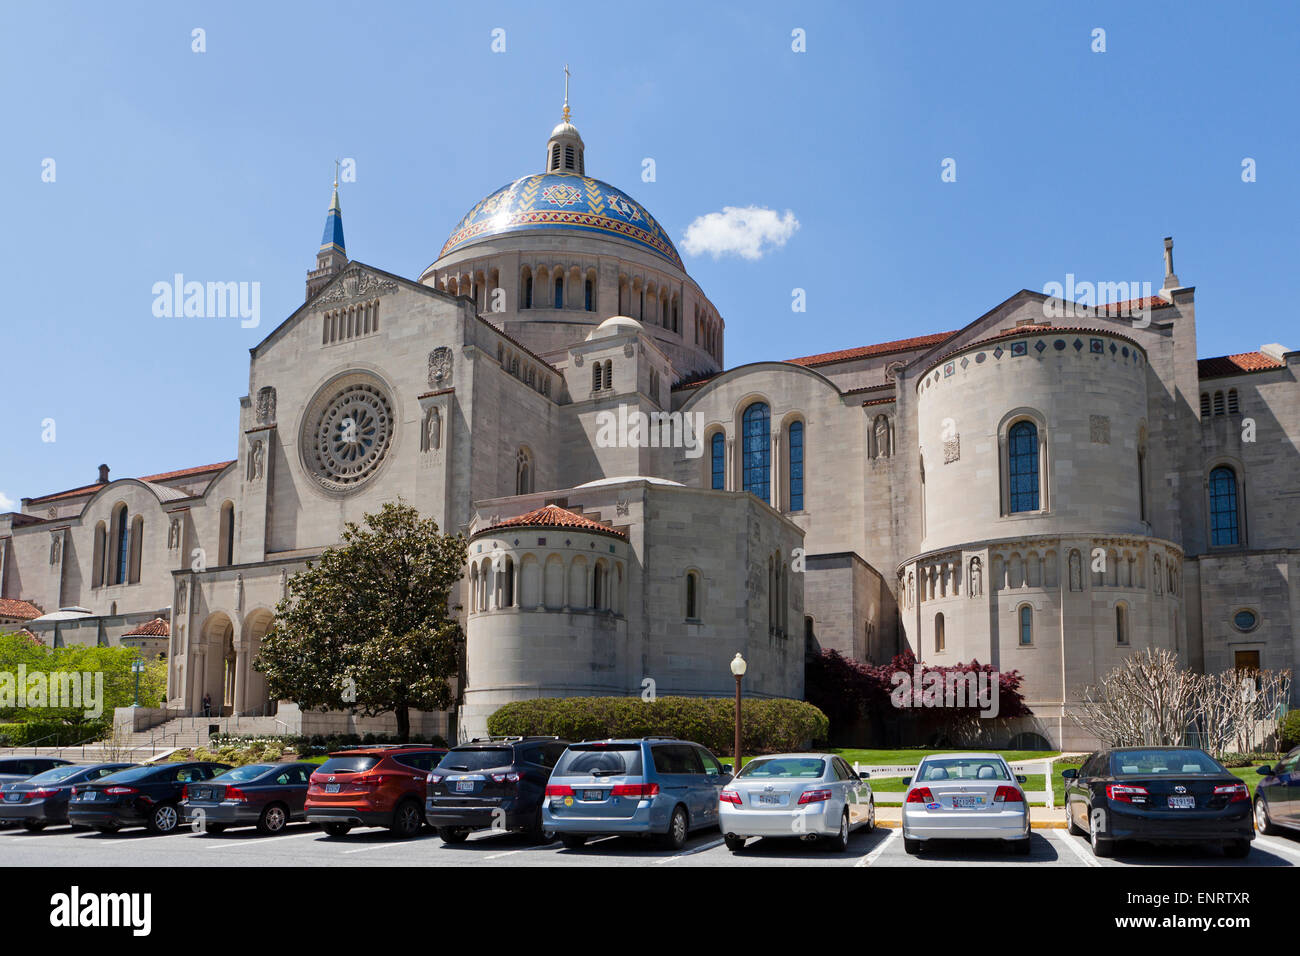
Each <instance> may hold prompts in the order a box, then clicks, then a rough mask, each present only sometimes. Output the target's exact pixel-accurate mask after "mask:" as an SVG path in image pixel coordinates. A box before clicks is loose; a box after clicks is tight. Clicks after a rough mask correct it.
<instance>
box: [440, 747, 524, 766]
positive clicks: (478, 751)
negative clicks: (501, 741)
mask: <svg viewBox="0 0 1300 956" xmlns="http://www.w3.org/2000/svg"><path fill="white" fill-rule="evenodd" d="M514 755H515V752H514V751H513V750H511V749H510V748H509V747H466V748H465V749H464V750H459V749H457V750H452V751H449V752H448V753H447V755H446V756H445V757H443V758H442V762H441V763H440V764H438V769H439V770H491V769H492V768H494V767H508V766H510V764H511V763H513V762H514Z"/></svg>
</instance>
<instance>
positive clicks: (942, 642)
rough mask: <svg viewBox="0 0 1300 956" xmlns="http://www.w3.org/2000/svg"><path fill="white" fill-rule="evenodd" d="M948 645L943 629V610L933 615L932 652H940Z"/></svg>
mask: <svg viewBox="0 0 1300 956" xmlns="http://www.w3.org/2000/svg"><path fill="white" fill-rule="evenodd" d="M947 646H948V637H947V635H946V634H945V633H944V629H943V612H942V611H940V612H939V613H938V614H936V615H935V616H934V652H935V653H936V654H942V653H943V651H944V650H945V649H946V648H947Z"/></svg>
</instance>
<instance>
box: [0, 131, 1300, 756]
mask: <svg viewBox="0 0 1300 956" xmlns="http://www.w3.org/2000/svg"><path fill="white" fill-rule="evenodd" d="M584 151H585V146H584V144H583V143H582V141H581V137H580V136H578V134H577V131H576V129H574V127H573V126H572V125H571V124H569V123H567V122H566V123H563V124H561V125H560V126H558V127H556V130H555V131H554V132H553V134H552V137H551V139H550V141H549V142H548V144H547V166H546V170H545V172H544V173H541V174H535V175H532V176H525V177H523V178H522V179H520V180H517V181H516V182H514V183H512V184H510V186H508V187H504V188H503V189H502V190H498V191H497V192H496V193H493V194H490V195H489V196H488V197H487V198H486V199H484V200H482V201H481V202H480V203H479V204H477V205H475V206H474V207H473V208H472V209H471V211H470V212H469V213H467V215H466V217H465V219H464V220H462V222H461V223H460V224H459V225H457V227H456V228H455V229H454V230H453V233H452V236H451V238H449V239H448V241H447V243H446V245H445V246H444V247H443V251H442V252H441V253H440V254H439V256H438V258H437V259H436V261H434V262H433V264H432V265H430V266H429V267H428V268H427V269H426V270H424V272H423V273H422V275H421V276H420V278H419V281H412V280H408V279H405V278H402V277H400V276H396V275H393V274H390V273H388V272H385V271H383V270H381V269H378V268H375V267H372V266H369V265H365V264H363V263H360V262H356V261H352V260H349V259H348V258H347V255H346V252H345V251H344V246H343V235H342V219H341V217H342V212H341V208H340V206H339V204H338V201H337V191H336V194H335V197H334V201H333V203H332V205H331V208H330V213H329V218H328V220H327V227H326V241H325V242H324V243H323V244H322V247H321V250H320V252H319V254H318V256H317V263H316V267H315V268H314V269H313V270H311V272H309V274H308V286H307V289H308V299H307V301H306V302H305V303H304V304H303V306H302V307H301V308H299V309H297V310H296V311H295V312H294V313H293V314H292V315H290V316H289V317H287V318H286V319H285V321H284V322H283V323H282V324H281V325H280V326H279V327H278V328H276V329H275V330H274V331H273V332H271V333H270V334H269V335H268V336H267V337H266V339H265V340H263V341H262V342H261V343H260V344H258V345H257V346H256V347H255V348H254V349H252V351H251V358H250V369H249V393H248V395H247V396H245V397H243V398H242V399H240V400H239V407H238V413H237V426H236V433H235V436H234V437H235V444H234V451H235V456H234V458H233V459H232V460H230V461H225V462H219V463H216V464H214V465H210V466H203V467H200V468H191V469H185V470H183V471H177V472H169V473H165V474H161V475H153V476H149V477H146V478H141V479H135V478H125V479H115V480H114V479H110V478H109V475H108V472H107V468H106V467H103V468H101V473H100V475H99V477H98V479H97V480H96V481H95V482H93V483H91V484H88V485H86V486H83V487H81V488H76V489H72V490H70V491H66V492H61V493H57V494H53V495H45V496H42V497H38V498H29V499H24V500H23V503H22V510H21V512H20V513H15V514H9V515H3V516H0V598H11V599H22V600H26V601H30V602H32V603H33V604H35V605H36V606H37V607H39V608H40V609H41V610H42V611H43V612H45V613H44V614H43V616H41V617H38V618H36V619H34V620H32V621H30V622H28V624H27V626H28V627H29V628H30V629H31V630H32V631H33V633H36V634H37V635H38V636H39V637H41V638H42V639H44V640H47V641H49V642H51V643H55V644H59V643H105V644H115V643H121V639H122V635H123V634H124V633H125V632H127V631H129V630H131V629H132V628H134V627H137V626H139V625H140V624H143V623H145V622H148V621H151V620H152V619H153V618H155V617H162V618H163V619H164V620H166V621H167V622H169V624H170V635H169V637H168V640H169V647H168V658H169V698H170V699H169V703H168V708H169V709H168V712H172V713H175V712H180V713H185V714H197V713H200V712H201V708H202V705H203V700H204V698H205V696H206V697H208V698H209V699H210V700H211V701H212V702H213V710H214V712H215V713H217V714H240V715H269V714H270V713H272V712H273V711H274V710H275V709H276V707H277V704H276V702H273V701H269V700H267V693H266V687H265V684H264V682H263V681H262V680H261V678H260V676H259V675H258V674H257V673H256V672H255V671H254V670H253V669H252V667H251V662H252V660H253V659H254V658H255V657H256V654H257V651H258V646H259V643H260V641H261V639H262V637H263V636H264V635H265V634H266V633H267V631H268V629H269V628H270V627H271V625H272V624H273V622H274V609H275V606H276V603H277V602H278V601H279V600H280V598H281V597H282V596H283V595H284V593H285V582H286V580H287V578H288V576H289V575H292V574H293V573H294V572H295V571H296V570H298V569H300V568H301V567H302V566H303V562H304V561H305V560H306V559H308V558H310V557H312V556H313V555H316V554H319V553H320V551H321V550H322V549H324V548H326V547H328V546H330V545H332V544H334V543H336V542H337V541H338V540H339V536H340V533H341V531H342V528H343V526H344V524H345V523H346V522H348V521H358V520H360V519H361V517H362V515H364V514H365V513H366V512H368V511H374V510H377V509H378V508H379V506H380V505H381V504H382V503H383V502H385V501H389V500H393V499H395V498H397V497H399V496H400V497H402V498H403V499H404V500H406V501H407V502H409V503H411V504H413V505H415V506H416V507H417V508H419V509H420V511H422V512H423V513H424V514H426V515H429V516H431V517H433V518H434V519H435V520H436V521H437V522H438V524H439V525H440V526H441V527H442V528H444V529H447V530H450V531H459V532H463V533H464V534H466V535H467V537H468V538H469V542H470V549H471V550H470V561H469V564H468V565H467V568H466V576H465V579H464V581H463V583H462V590H461V594H460V603H461V604H462V605H463V614H464V621H465V625H466V632H467V636H468V642H469V653H468V663H467V674H466V681H465V684H464V686H463V687H462V688H461V691H462V693H463V706H462V708H461V710H460V712H459V713H458V714H443V715H429V716H428V718H427V719H423V718H422V723H421V726H422V727H426V728H430V729H431V730H433V729H436V730H437V731H438V732H445V733H452V732H455V733H458V734H461V735H465V734H475V733H482V732H483V730H484V728H485V721H486V718H487V716H488V715H489V714H490V713H491V712H492V710H493V709H495V708H496V707H498V706H500V705H501V704H502V703H504V702H507V701H510V700H517V699H520V698H524V697H529V696H535V695H538V694H542V695H560V694H618V695H639V694H642V693H645V692H646V691H647V690H648V689H650V688H652V689H653V692H654V693H656V694H671V693H683V694H710V695H712V694H725V693H728V692H729V690H730V687H731V683H730V675H729V672H728V671H727V662H728V661H729V660H730V658H731V657H732V656H733V655H734V654H735V653H736V652H737V651H740V652H741V653H743V654H744V655H745V656H746V658H747V659H748V660H749V662H750V667H749V672H748V675H747V677H746V689H747V691H748V692H750V693H752V694H755V695H759V696H795V697H798V696H800V695H801V694H802V692H803V661H804V654H805V652H806V651H807V650H816V649H819V648H835V649H837V650H839V651H841V652H842V653H844V654H846V655H849V656H852V657H855V658H859V659H865V660H872V661H876V662H881V661H885V660H887V659H888V658H889V657H890V656H892V655H893V654H894V653H896V652H898V651H900V650H901V649H903V648H905V647H910V648H911V649H913V650H914V651H915V652H916V653H917V654H918V655H919V656H921V657H923V658H924V659H926V660H932V661H934V662H936V663H956V662H958V661H969V660H971V659H978V660H979V661H981V662H987V663H992V664H994V665H995V666H996V667H998V668H1000V669H1004V670H1005V669H1011V668H1015V669H1018V670H1020V671H1022V672H1023V673H1024V674H1025V675H1026V682H1025V690H1026V692H1027V695H1028V697H1029V701H1030V705H1031V707H1032V708H1033V710H1034V711H1035V715H1036V716H1035V718H1033V719H1031V720H1026V721H1024V722H1023V726H1021V727H1019V728H1017V729H1018V730H1020V731H1023V732H1024V733H1027V734H1037V735H1040V736H1041V737H1043V738H1045V739H1046V740H1048V741H1049V742H1051V743H1053V744H1057V745H1064V746H1069V747H1076V746H1086V745H1087V743H1088V741H1087V740H1086V739H1084V738H1083V736H1082V735H1081V734H1080V733H1079V732H1078V731H1077V729H1076V728H1075V727H1074V725H1073V724H1072V723H1071V722H1070V721H1069V719H1068V710H1069V707H1070V706H1071V701H1072V700H1075V699H1077V697H1078V694H1079V693H1080V691H1081V690H1082V688H1083V687H1084V686H1086V685H1087V684H1088V683H1090V682H1092V681H1094V680H1095V679H1096V678H1097V677H1098V676H1099V675H1100V674H1101V673H1103V672H1104V671H1105V670H1106V669H1107V668H1109V667H1111V666H1113V665H1114V664H1115V663H1116V662H1118V661H1119V660H1120V659H1122V657H1123V656H1124V655H1126V654H1130V653H1132V652H1133V651H1135V650H1137V649H1141V648H1144V647H1168V648H1171V649H1174V650H1176V651H1177V652H1178V653H1179V654H1180V655H1182V656H1183V657H1184V658H1185V659H1186V660H1187V661H1188V662H1189V663H1190V664H1191V665H1192V666H1194V667H1198V668H1205V669H1210V670H1220V669H1223V668H1227V667H1233V666H1249V665H1251V664H1252V663H1258V664H1259V665H1260V666H1264V667H1293V666H1295V664H1296V663H1297V661H1298V660H1300V644H1298V643H1297V642H1298V641H1300V627H1297V623H1298V621H1297V618H1298V617H1300V567H1298V566H1297V565H1298V563H1300V558H1297V555H1300V507H1297V506H1296V505H1297V501H1298V500H1300V482H1298V481H1297V478H1296V475H1297V473H1298V471H1297V468H1296V464H1297V457H1300V390H1298V389H1297V384H1296V372H1297V367H1298V366H1300V354H1298V353H1295V352H1291V351H1288V350H1286V349H1284V348H1282V347H1281V346H1264V347H1263V348H1262V349H1261V350H1260V351H1258V352H1249V353H1242V354H1240V355H1236V356H1225V357H1221V358H1215V359H1203V360H1200V361H1199V362H1198V360H1197V357H1196V314H1195V301H1194V300H1195V294H1194V293H1195V290H1194V289H1192V288H1190V287H1185V286H1182V285H1181V284H1180V283H1179V282H1178V280H1177V277H1176V276H1174V275H1173V274H1172V261H1171V259H1172V247H1171V246H1169V245H1167V255H1166V263H1167V265H1166V277H1165V283H1164V287H1163V288H1162V289H1161V291H1160V293H1159V295H1157V296H1153V297H1151V298H1149V299H1146V300H1143V301H1141V302H1139V303H1136V304H1137V305H1138V306H1140V307H1141V310H1142V313H1143V316H1144V317H1143V318H1142V319H1141V320H1137V321H1135V320H1134V319H1133V318H1132V317H1129V316H1121V315H1119V314H1117V312H1118V311H1119V310H1115V309H1105V308H1082V307H1073V306H1068V304H1065V303H1061V302H1059V301H1058V300H1054V299H1051V298H1049V297H1047V296H1044V295H1040V294H1035V293H1030V292H1019V293H1017V294H1016V295H1014V296H1012V297H1011V298H1009V299H1007V300H1006V301H1005V302H1003V303H1001V304H1000V305H998V306H996V307H995V308H993V309H992V310H990V311H988V312H986V313H984V314H983V315H981V316H979V317H978V318H976V319H974V320H973V321H971V322H970V323H969V324H967V325H965V326H964V327H963V328H960V329H958V330H956V331H950V332H940V333H936V334H933V335H926V336H920V337H916V338H911V339H904V340H900V341H895V342H889V343H884V344H881V345H876V346H868V347H865V348H853V349H847V350H844V351H842V352H835V353H828V354H825V355H820V356H809V357H806V358H799V359H791V360H787V361H764V362H757V363H753V364H750V365H745V366H741V367H737V368H732V369H729V370H725V371H724V370H723V369H724V365H723V356H724V349H723V345H724V330H725V326H724V323H723V321H722V319H721V317H720V315H719V314H718V310H717V308H716V307H715V306H714V305H713V304H712V303H711V301H710V300H709V299H708V298H707V296H705V294H704V292H703V291H702V290H701V289H700V288H699V286H698V285H697V284H696V283H695V282H694V281H693V280H692V279H691V278H690V276H689V275H688V274H687V273H686V272H685V270H684V268H683V267H682V265H681V260H680V258H679V257H678V255H677V252H676V250H675V249H673V248H672V243H671V241H669V240H667V239H666V233H665V232H664V231H663V230H662V227H660V226H659V225H658V223H657V222H655V220H654V219H653V217H652V216H651V215H650V214H649V212H648V211H647V210H645V209H644V207H641V206H639V205H638V204H637V203H636V202H635V200H633V199H632V198H631V197H630V196H628V195H627V194H626V193H623V192H621V191H619V190H616V189H614V188H613V187H611V186H608V185H607V184H605V183H602V182H601V181H599V180H594V179H590V178H588V177H587V176H586V175H585V157H584V155H583V154H584ZM1063 306H1068V307H1070V308H1073V313H1072V314H1071V315H1069V317H1068V318H1060V317H1058V316H1059V315H1060V313H1061V311H1062V307H1063ZM642 415H644V416H646V419H645V420H646V422H647V423H649V424H648V426H647V427H646V428H645V429H643V430H642V431H641V433H640V435H639V437H638V438H637V439H635V440H632V439H630V438H629V436H628V434H627V433H626V432H625V431H623V430H622V428H623V423H626V422H628V421H635V420H638V419H639V417H640V416H642ZM611 421H613V422H617V423H620V427H619V428H618V429H615V430H614V432H613V434H614V435H615V440H608V435H607V434H606V433H605V432H606V429H608V428H609V426H610V422H611ZM683 423H685V424H683ZM674 435H675V436H676V438H675V439H674V437H673V436H674ZM651 439H658V440H651ZM676 439H681V440H680V441H677V440H676ZM548 506H549V509H551V510H548ZM553 509H559V511H560V512H562V513H563V514H562V515H560V516H559V517H556V511H555V510H553ZM564 515H568V516H569V517H564ZM548 522H549V524H548ZM557 522H558V524H557ZM647 681H648V682H650V683H647ZM282 709H283V710H284V712H285V713H288V712H290V711H291V710H293V708H282ZM338 719H339V720H341V721H346V720H348V719H351V718H347V717H345V716H342V715H340V716H339V718H338Z"/></svg>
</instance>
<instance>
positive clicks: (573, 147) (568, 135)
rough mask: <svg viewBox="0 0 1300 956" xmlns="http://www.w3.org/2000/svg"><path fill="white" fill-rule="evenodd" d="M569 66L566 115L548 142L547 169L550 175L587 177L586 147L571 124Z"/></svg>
mask: <svg viewBox="0 0 1300 956" xmlns="http://www.w3.org/2000/svg"><path fill="white" fill-rule="evenodd" d="M569 75H570V74H569V64H567V63H566V64H564V114H563V119H561V120H560V125H558V126H556V127H555V129H553V130H551V138H550V139H548V140H547V141H546V168H545V171H546V172H548V173H577V174H578V175H579V176H585V175H586V173H587V171H586V163H585V161H584V156H583V154H584V153H585V152H586V148H587V147H586V145H585V144H584V143H583V142H582V136H581V135H579V133H578V128H577V127H576V126H574V125H573V124H572V123H571V122H569V117H570V115H571V113H570V110H569Z"/></svg>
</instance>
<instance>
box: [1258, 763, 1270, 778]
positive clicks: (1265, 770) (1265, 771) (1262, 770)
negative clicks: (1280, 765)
mask: <svg viewBox="0 0 1300 956" xmlns="http://www.w3.org/2000/svg"><path fill="white" fill-rule="evenodd" d="M1255 773H1257V774H1259V775H1260V776H1263V777H1271V776H1272V775H1273V768H1272V767H1270V766H1268V765H1265V766H1263V767H1256V768H1255Z"/></svg>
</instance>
